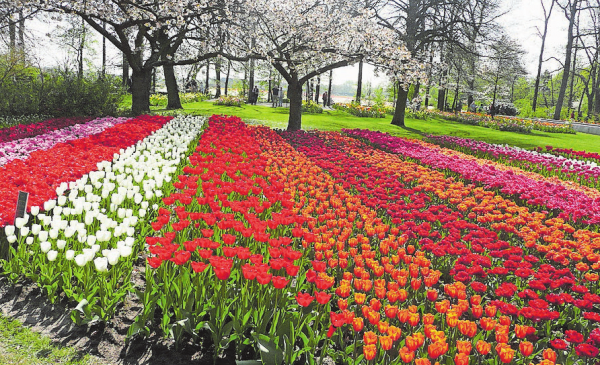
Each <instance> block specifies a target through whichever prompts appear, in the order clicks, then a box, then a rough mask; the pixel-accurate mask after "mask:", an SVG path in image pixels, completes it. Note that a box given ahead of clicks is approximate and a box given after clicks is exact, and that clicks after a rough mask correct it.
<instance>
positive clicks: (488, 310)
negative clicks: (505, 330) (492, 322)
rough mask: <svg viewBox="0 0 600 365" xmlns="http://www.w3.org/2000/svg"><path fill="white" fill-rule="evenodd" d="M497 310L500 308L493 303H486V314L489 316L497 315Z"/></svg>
mask: <svg viewBox="0 0 600 365" xmlns="http://www.w3.org/2000/svg"><path fill="white" fill-rule="evenodd" d="M497 310H498V308H496V307H495V306H493V305H486V306H485V315H486V316H488V317H495V316H496V312H497Z"/></svg>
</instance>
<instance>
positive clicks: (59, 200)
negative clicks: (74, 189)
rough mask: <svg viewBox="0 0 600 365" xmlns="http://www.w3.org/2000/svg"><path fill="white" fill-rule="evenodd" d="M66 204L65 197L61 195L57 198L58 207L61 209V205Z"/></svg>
mask: <svg viewBox="0 0 600 365" xmlns="http://www.w3.org/2000/svg"><path fill="white" fill-rule="evenodd" d="M66 202H67V197H66V196H64V195H61V196H59V197H58V205H60V206H61V207H62V206H63V205H65V203H66Z"/></svg>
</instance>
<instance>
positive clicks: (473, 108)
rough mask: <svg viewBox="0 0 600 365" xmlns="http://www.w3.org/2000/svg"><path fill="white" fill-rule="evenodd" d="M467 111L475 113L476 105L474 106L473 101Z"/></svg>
mask: <svg viewBox="0 0 600 365" xmlns="http://www.w3.org/2000/svg"><path fill="white" fill-rule="evenodd" d="M469 109H470V110H471V111H472V112H473V113H475V112H476V111H477V105H475V101H473V102H472V103H471V106H470V107H469Z"/></svg>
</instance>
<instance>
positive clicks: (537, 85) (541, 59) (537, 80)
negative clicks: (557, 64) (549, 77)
mask: <svg viewBox="0 0 600 365" xmlns="http://www.w3.org/2000/svg"><path fill="white" fill-rule="evenodd" d="M541 4H542V7H543V6H544V2H543V0H541ZM553 7H554V0H552V4H551V5H550V10H549V11H548V14H546V8H544V18H545V19H544V33H542V48H541V49H540V57H539V59H538V70H537V76H536V77H535V88H534V89H533V104H532V107H531V108H532V110H533V111H534V112H535V109H536V107H537V98H538V92H539V91H538V90H539V88H540V77H541V76H542V63H543V62H544V48H545V47H546V36H547V35H548V21H549V20H550V15H551V14H552V8H553Z"/></svg>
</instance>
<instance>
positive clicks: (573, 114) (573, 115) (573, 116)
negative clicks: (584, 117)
mask: <svg viewBox="0 0 600 365" xmlns="http://www.w3.org/2000/svg"><path fill="white" fill-rule="evenodd" d="M571 119H575V111H574V110H573V111H571Z"/></svg>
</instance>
